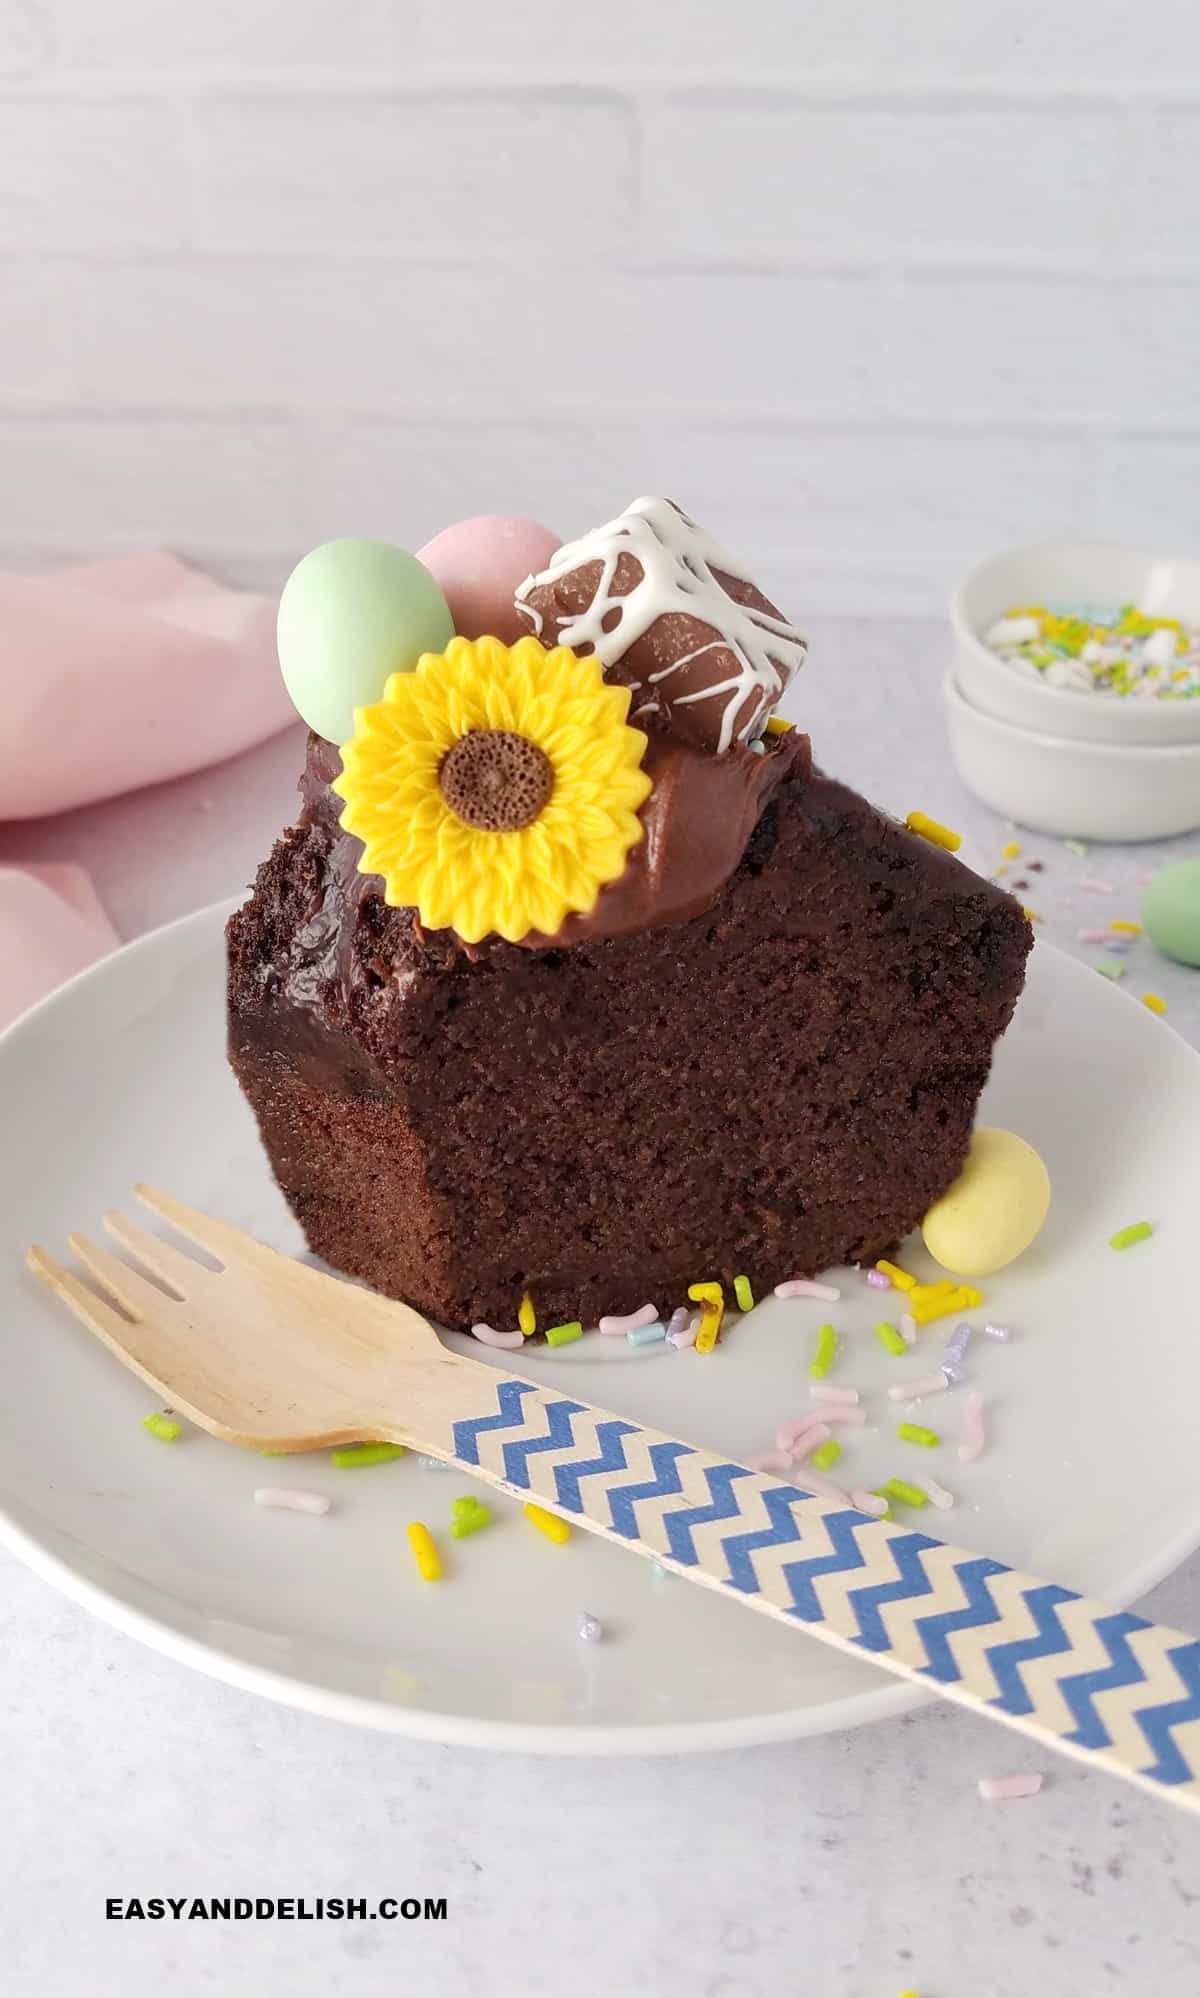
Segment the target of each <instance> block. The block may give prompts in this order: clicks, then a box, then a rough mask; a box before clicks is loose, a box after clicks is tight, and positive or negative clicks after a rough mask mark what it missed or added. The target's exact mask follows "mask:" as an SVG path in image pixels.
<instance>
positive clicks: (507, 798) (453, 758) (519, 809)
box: [438, 728, 554, 832]
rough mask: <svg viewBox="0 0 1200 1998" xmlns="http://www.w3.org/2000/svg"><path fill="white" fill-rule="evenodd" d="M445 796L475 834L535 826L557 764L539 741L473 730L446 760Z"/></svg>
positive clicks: (440, 779) (442, 779)
mask: <svg viewBox="0 0 1200 1998" xmlns="http://www.w3.org/2000/svg"><path fill="white" fill-rule="evenodd" d="M438 783H439V784H440V785H441V787H442V796H443V798H444V799H445V800H446V803H447V804H448V805H449V807H450V810H451V811H452V812H453V813H454V816H455V818H458V819H461V820H462V822H463V824H464V825H465V826H473V827H474V828H475V830H476V831H477V832H520V830H521V828H522V827H523V826H531V825H532V824H533V822H534V820H535V819H536V818H537V816H538V813H539V812H540V811H541V809H542V807H543V805H544V804H545V803H546V801H547V799H548V798H549V796H550V793H551V791H553V789H554V765H553V764H552V763H551V761H550V758H549V757H548V756H547V755H546V753H545V751H544V750H541V749H539V748H538V746H537V744H536V742H530V741H529V738H528V737H527V736H524V735H514V734H513V733H512V732H511V731H510V730H509V729H504V728H478V729H472V730H471V732H470V734H469V735H464V736H463V737H462V738H461V739H460V740H459V741H458V742H456V743H455V745H454V747H453V749H452V750H450V751H449V753H448V754H447V755H446V756H445V757H443V759H442V766H441V769H440V770H439V771H438Z"/></svg>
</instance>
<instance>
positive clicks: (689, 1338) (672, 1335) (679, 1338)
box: [667, 1311, 700, 1351]
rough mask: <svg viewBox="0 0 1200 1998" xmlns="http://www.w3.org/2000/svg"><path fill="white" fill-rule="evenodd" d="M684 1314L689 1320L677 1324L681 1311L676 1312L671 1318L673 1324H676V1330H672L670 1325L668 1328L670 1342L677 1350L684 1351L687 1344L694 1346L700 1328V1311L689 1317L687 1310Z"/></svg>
mask: <svg viewBox="0 0 1200 1998" xmlns="http://www.w3.org/2000/svg"><path fill="white" fill-rule="evenodd" d="M683 1315H684V1318H685V1319H686V1321H687V1322H686V1324H683V1325H675V1319H676V1318H678V1316H679V1313H678V1312H676V1313H675V1315H674V1317H673V1318H672V1319H671V1325H675V1330H674V1331H673V1332H672V1330H671V1328H670V1326H668V1328H667V1340H668V1343H669V1344H670V1345H672V1346H674V1347H675V1348H676V1350H677V1351H682V1349H683V1347H685V1346H694V1345H695V1343H696V1334H697V1332H698V1331H699V1330H700V1313H699V1312H696V1314H695V1316H694V1317H692V1318H688V1315H687V1312H686V1311H685V1312H684V1314H683Z"/></svg>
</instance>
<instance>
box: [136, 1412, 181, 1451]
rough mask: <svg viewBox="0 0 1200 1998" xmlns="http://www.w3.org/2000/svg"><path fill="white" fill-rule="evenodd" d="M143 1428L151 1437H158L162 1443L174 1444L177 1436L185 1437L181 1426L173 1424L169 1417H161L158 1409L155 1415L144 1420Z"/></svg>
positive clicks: (176, 1423)
mask: <svg viewBox="0 0 1200 1998" xmlns="http://www.w3.org/2000/svg"><path fill="white" fill-rule="evenodd" d="M142 1428H143V1429H147V1430H149V1432H150V1434H151V1436H157V1438H158V1440H159V1442H160V1443H173V1442H174V1441H175V1438H176V1437H177V1436H182V1435H183V1428H182V1426H181V1424H179V1423H178V1422H172V1420H171V1418H170V1416H169V1415H160V1414H159V1413H158V1410H157V1409H156V1410H155V1412H154V1414H153V1415H147V1416H145V1417H144V1418H143V1420H142Z"/></svg>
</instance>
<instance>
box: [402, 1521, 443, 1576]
mask: <svg viewBox="0 0 1200 1998" xmlns="http://www.w3.org/2000/svg"><path fill="white" fill-rule="evenodd" d="M408 1544H409V1546H410V1547H411V1548H412V1551H413V1559H414V1561H415V1562H416V1564H417V1573H418V1574H419V1575H420V1577H421V1580H422V1581H423V1582H437V1581H440V1580H441V1574H442V1564H441V1561H440V1559H439V1557H438V1551H437V1547H436V1545H435V1544H434V1538H433V1535H432V1533H431V1532H430V1531H429V1528H428V1527H427V1526H425V1525H423V1524H422V1522H421V1521H420V1520H419V1519H413V1520H410V1521H409V1525H408Z"/></svg>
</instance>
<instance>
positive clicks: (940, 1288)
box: [908, 1277, 958, 1304]
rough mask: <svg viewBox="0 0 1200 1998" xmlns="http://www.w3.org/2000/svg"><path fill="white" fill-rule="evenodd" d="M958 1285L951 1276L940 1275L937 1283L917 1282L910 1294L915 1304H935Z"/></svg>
mask: <svg viewBox="0 0 1200 1998" xmlns="http://www.w3.org/2000/svg"><path fill="white" fill-rule="evenodd" d="M957 1289H958V1285H957V1284H955V1283H951V1281H950V1278H949V1277H939V1279H938V1281H937V1283H915V1284H914V1285H913V1287H912V1289H911V1290H910V1291H909V1293H908V1295H909V1297H910V1299H911V1300H912V1302H913V1303H914V1304H934V1303H936V1302H937V1300H938V1299H939V1298H941V1297H948V1296H949V1295H950V1292H951V1291H952V1290H957Z"/></svg>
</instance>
